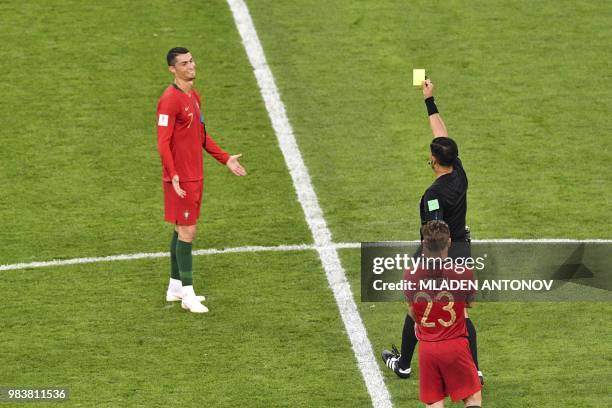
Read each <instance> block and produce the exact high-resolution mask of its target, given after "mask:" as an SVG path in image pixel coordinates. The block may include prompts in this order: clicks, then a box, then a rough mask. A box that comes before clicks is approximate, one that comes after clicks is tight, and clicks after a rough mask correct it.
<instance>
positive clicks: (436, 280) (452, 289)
mask: <svg viewBox="0 0 612 408" xmlns="http://www.w3.org/2000/svg"><path fill="white" fill-rule="evenodd" d="M472 277H473V274H472V271H471V270H470V269H465V270H463V271H462V273H458V272H456V271H455V269H442V270H437V271H431V270H429V271H428V270H426V269H423V268H418V269H417V270H416V272H415V273H414V274H413V273H412V270H411V269H407V270H406V271H405V273H404V279H405V280H406V281H411V282H414V283H415V290H410V291H406V292H405V294H406V300H407V301H408V302H410V304H411V308H412V310H413V312H414V315H415V328H416V330H415V331H416V337H417V338H418V339H419V340H421V341H441V340H447V339H454V338H457V337H465V336H467V334H468V333H467V328H466V325H465V313H464V308H465V301H466V300H471V299H472V298H473V296H474V292H475V290H474V289H473V287H470V283H471V282H472V280H473V279H472Z"/></svg>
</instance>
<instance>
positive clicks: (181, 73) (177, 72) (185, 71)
mask: <svg viewBox="0 0 612 408" xmlns="http://www.w3.org/2000/svg"><path fill="white" fill-rule="evenodd" d="M170 71H172V73H173V74H174V76H175V77H176V78H177V79H181V80H183V81H193V80H194V79H195V77H196V64H195V62H194V61H193V57H192V56H191V53H190V52H188V53H187V54H180V55H177V56H176V62H175V63H174V65H173V66H171V67H170Z"/></svg>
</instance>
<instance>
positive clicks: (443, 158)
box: [429, 137, 459, 167]
mask: <svg viewBox="0 0 612 408" xmlns="http://www.w3.org/2000/svg"><path fill="white" fill-rule="evenodd" d="M429 148H430V149H431V155H432V156H433V157H435V158H436V160H437V161H438V164H440V166H444V167H447V166H452V164H453V163H454V162H455V159H457V157H458V156H459V148H458V147H457V143H455V141H454V140H453V139H451V138H450V137H436V138H434V139H433V140H432V141H431V144H430V145H429Z"/></svg>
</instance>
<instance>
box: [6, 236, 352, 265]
mask: <svg viewBox="0 0 612 408" xmlns="http://www.w3.org/2000/svg"><path fill="white" fill-rule="evenodd" d="M359 247H360V244H359V243H345V244H334V248H339V249H343V248H359ZM315 249H316V247H315V246H314V245H312V244H297V245H277V246H241V247H234V248H221V249H215V248H211V249H197V250H195V251H193V255H217V254H231V253H241V252H279V251H306V250H315ZM169 256H170V253H169V252H140V253H135V254H121V255H110V256H100V257H91V258H72V259H57V260H52V261H42V262H28V263H17V264H8V265H0V271H12V270H17V269H32V268H44V267H47V266H64V265H77V264H91V263H99V262H114V261H131V260H135V259H151V258H167V257H169Z"/></svg>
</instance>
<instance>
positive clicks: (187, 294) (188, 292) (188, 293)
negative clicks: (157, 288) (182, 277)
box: [183, 286, 196, 297]
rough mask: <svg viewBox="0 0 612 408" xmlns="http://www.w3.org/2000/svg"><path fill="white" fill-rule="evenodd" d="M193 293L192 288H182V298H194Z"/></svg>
mask: <svg viewBox="0 0 612 408" xmlns="http://www.w3.org/2000/svg"><path fill="white" fill-rule="evenodd" d="M195 295H196V294H195V292H194V291H193V286H183V297H190V296H195Z"/></svg>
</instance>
